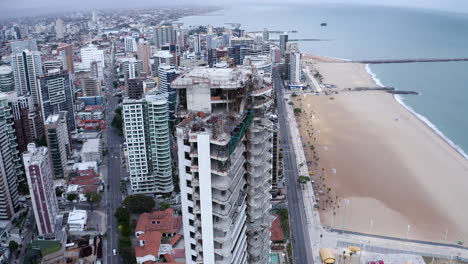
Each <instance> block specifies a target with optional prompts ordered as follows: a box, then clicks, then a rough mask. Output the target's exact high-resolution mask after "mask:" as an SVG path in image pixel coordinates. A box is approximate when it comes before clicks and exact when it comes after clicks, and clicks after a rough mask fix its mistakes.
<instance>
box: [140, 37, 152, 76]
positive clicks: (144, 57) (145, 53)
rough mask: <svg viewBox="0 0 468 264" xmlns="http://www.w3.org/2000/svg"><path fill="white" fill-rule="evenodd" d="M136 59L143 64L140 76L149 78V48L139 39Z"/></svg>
mask: <svg viewBox="0 0 468 264" xmlns="http://www.w3.org/2000/svg"><path fill="white" fill-rule="evenodd" d="M137 54H138V59H139V60H141V61H142V62H143V72H142V75H145V76H151V63H150V47H149V45H148V41H146V40H143V39H140V40H139V41H138V52H137Z"/></svg>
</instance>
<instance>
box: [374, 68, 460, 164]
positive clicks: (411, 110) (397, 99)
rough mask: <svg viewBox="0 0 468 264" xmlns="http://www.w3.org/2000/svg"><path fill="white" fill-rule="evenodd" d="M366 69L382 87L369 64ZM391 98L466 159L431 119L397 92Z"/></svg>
mask: <svg viewBox="0 0 468 264" xmlns="http://www.w3.org/2000/svg"><path fill="white" fill-rule="evenodd" d="M366 71H367V73H369V75H370V76H371V77H372V79H373V80H374V81H375V83H376V84H377V85H378V86H380V87H384V86H385V85H383V83H382V82H381V81H380V79H379V78H377V75H375V73H373V72H372V70H371V69H370V67H369V64H366ZM393 98H395V100H396V101H397V102H398V103H399V104H400V105H402V106H403V107H404V108H405V109H406V110H408V111H409V112H411V113H412V114H413V115H415V116H416V117H417V118H418V119H419V120H421V121H422V122H423V123H424V124H425V125H426V126H428V127H429V128H430V129H431V130H432V131H433V132H434V133H436V134H437V135H438V136H440V137H441V138H442V139H443V140H444V141H445V142H447V143H448V144H449V145H450V146H451V147H452V148H454V149H455V150H456V151H457V152H458V153H460V154H461V155H462V156H463V157H464V158H465V159H466V160H468V154H466V153H465V151H463V149H462V148H461V147H460V146H458V145H457V144H455V143H454V142H453V141H452V140H450V139H449V138H448V137H447V136H445V135H444V133H442V131H440V130H439V129H438V128H437V126H436V125H434V124H433V123H432V122H431V121H429V119H427V118H426V117H425V116H423V115H421V114H419V113H417V112H416V111H415V110H414V109H413V108H411V107H410V106H408V105H407V104H405V103H404V102H403V100H404V98H403V96H401V95H399V94H395V95H393Z"/></svg>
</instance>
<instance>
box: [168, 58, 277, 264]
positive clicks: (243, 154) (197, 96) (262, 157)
mask: <svg viewBox="0 0 468 264" xmlns="http://www.w3.org/2000/svg"><path fill="white" fill-rule="evenodd" d="M250 69H251V67H241V68H222V69H221V68H218V69H215V68H209V69H207V68H195V69H193V70H192V71H191V72H189V73H186V74H184V75H182V76H181V77H179V78H177V79H176V80H175V81H174V82H173V83H172V86H173V88H175V89H177V92H178V93H179V98H180V99H179V102H178V104H179V106H178V111H179V113H187V114H185V115H184V116H185V118H184V119H183V121H181V122H180V123H179V125H178V126H177V131H176V136H177V149H178V154H177V155H178V161H179V162H178V164H179V179H180V189H181V198H182V216H183V226H184V228H183V229H184V241H185V242H184V243H185V248H186V250H185V257H186V263H193V264H195V263H205V264H208V263H209V264H214V263H217V264H221V263H236V264H237V263H264V264H267V263H269V250H270V226H271V222H272V217H271V215H270V213H269V211H270V209H271V204H270V199H271V196H270V193H269V191H270V189H271V168H272V165H271V159H272V153H271V147H272V142H271V137H272V132H271V129H272V127H271V122H270V121H269V120H268V119H266V118H265V117H264V116H265V113H266V112H267V111H268V109H269V107H270V106H271V104H272V99H271V91H272V86H271V84H269V83H266V82H265V81H264V80H263V79H262V78H261V77H259V75H258V74H256V72H252V71H251V70H250ZM251 76H254V77H251Z"/></svg>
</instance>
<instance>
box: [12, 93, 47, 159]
mask: <svg viewBox="0 0 468 264" xmlns="http://www.w3.org/2000/svg"><path fill="white" fill-rule="evenodd" d="M31 99H32V98H31V97H30V96H18V95H17V94H16V92H9V93H8V103H9V105H10V107H11V112H12V115H13V122H14V124H13V128H14V130H15V136H16V142H17V143H18V150H19V151H20V153H23V152H24V151H26V149H27V146H28V144H29V143H32V142H34V140H35V139H36V138H40V137H41V136H42V134H41V135H38V136H37V135H35V133H34V130H35V129H34V128H35V125H43V124H42V120H39V121H40V123H39V124H31V123H30V122H31V121H36V120H34V119H31V118H30V116H31V115H32V116H34V113H36V114H39V113H38V112H37V111H36V110H35V109H34V104H33V102H32V100H31ZM41 131H42V130H41Z"/></svg>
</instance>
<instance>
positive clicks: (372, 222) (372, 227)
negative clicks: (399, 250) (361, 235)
mask: <svg viewBox="0 0 468 264" xmlns="http://www.w3.org/2000/svg"><path fill="white" fill-rule="evenodd" d="M373 229H374V219H373V218H372V219H371V220H370V233H371V234H372V230H373Z"/></svg>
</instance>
